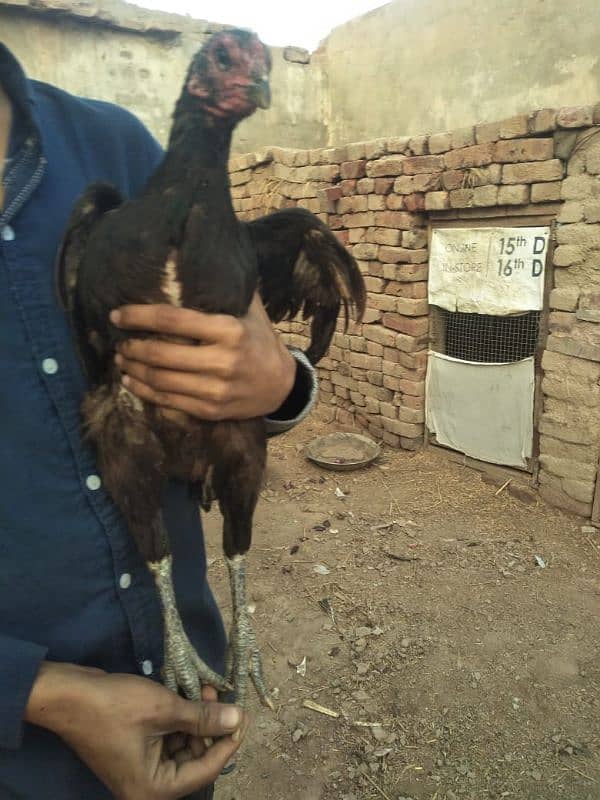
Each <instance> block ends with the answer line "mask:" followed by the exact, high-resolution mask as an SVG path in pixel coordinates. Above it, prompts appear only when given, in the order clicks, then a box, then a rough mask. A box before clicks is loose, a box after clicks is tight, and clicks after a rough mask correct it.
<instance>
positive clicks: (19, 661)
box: [0, 636, 47, 750]
mask: <svg viewBox="0 0 600 800" xmlns="http://www.w3.org/2000/svg"><path fill="white" fill-rule="evenodd" d="M46 653H47V648H46V647H43V646H42V645H39V644H35V643H34V642H25V641H22V640H20V639H12V638H10V637H8V636H0V747H3V748H5V749H11V750H14V749H16V748H18V747H19V746H20V744H21V739H22V738H23V715H24V713H25V707H26V705H27V701H28V700H29V695H30V693H31V688H32V686H33V683H34V681H35V678H36V675H37V673H38V670H39V668H40V664H41V662H42V661H43V660H44V658H45V657H46Z"/></svg>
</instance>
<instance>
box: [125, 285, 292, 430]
mask: <svg viewBox="0 0 600 800" xmlns="http://www.w3.org/2000/svg"><path fill="white" fill-rule="evenodd" d="M111 321H112V322H113V323H114V324H115V325H117V326H118V327H119V328H122V329H126V330H140V331H146V332H151V333H156V334H157V338H156V339H129V340H128V341H126V342H123V344H121V345H120V346H119V354H118V355H117V364H118V365H119V367H120V368H121V370H122V371H123V372H124V373H125V374H126V375H125V378H124V381H123V382H124V383H125V385H126V386H127V387H128V388H129V389H130V390H131V391H132V392H133V393H134V394H136V395H137V396H138V397H140V398H142V399H143V400H149V401H150V402H152V403H157V404H158V405H161V406H166V407H167V408H176V409H179V410H181V411H186V412H187V413H188V414H191V415H192V416H195V417H199V418H200V419H206V420H213V421H216V420H223V419H250V418H252V417H262V416H266V415H268V414H270V413H273V412H274V411H276V410H277V409H278V408H279V406H280V405H281V404H282V403H283V401H284V400H285V399H286V397H287V396H288V395H289V393H290V392H291V390H292V387H293V385H294V379H295V375H296V362H295V360H294V358H293V357H292V356H291V355H290V353H289V352H288V350H287V349H286V348H285V347H284V346H283V344H282V343H281V341H280V340H279V338H278V336H277V334H276V333H275V331H274V330H273V327H272V325H271V322H270V320H269V318H268V317H267V314H266V312H265V310H264V307H263V305H262V303H261V301H260V298H259V297H258V295H255V297H254V299H253V301H252V304H251V305H250V308H249V310H248V314H247V315H246V316H245V317H242V318H240V319H238V318H236V317H230V316H227V315H225V314H205V313H203V312H200V311H193V310H191V309H187V308H175V307H174V306H169V305H132V306H123V307H122V308H120V309H117V310H116V311H113V312H112V314H111ZM160 336H175V337H181V338H183V339H185V340H190V341H189V344H188V343H184V344H176V343H174V342H169V341H161V339H160V338H159V337H160Z"/></svg>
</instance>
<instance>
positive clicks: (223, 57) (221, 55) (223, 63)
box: [216, 47, 231, 70]
mask: <svg viewBox="0 0 600 800" xmlns="http://www.w3.org/2000/svg"><path fill="white" fill-rule="evenodd" d="M216 59H217V65H218V67H219V69H222V70H228V69H229V68H230V67H231V58H230V57H229V53H228V52H227V50H226V49H225V48H224V47H219V48H218V50H217V52H216Z"/></svg>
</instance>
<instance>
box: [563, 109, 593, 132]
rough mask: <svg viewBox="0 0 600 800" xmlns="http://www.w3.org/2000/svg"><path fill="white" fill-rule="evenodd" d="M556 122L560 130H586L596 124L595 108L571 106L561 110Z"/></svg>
mask: <svg viewBox="0 0 600 800" xmlns="http://www.w3.org/2000/svg"><path fill="white" fill-rule="evenodd" d="M556 122H557V124H558V127H559V128H585V127H587V126H588V125H593V124H594V107H593V106H569V107H567V108H561V109H560V110H559V112H558V116H557V118H556Z"/></svg>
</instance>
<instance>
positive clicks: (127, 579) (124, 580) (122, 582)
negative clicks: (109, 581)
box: [119, 572, 131, 589]
mask: <svg viewBox="0 0 600 800" xmlns="http://www.w3.org/2000/svg"><path fill="white" fill-rule="evenodd" d="M119 586H120V587H121V589H129V587H130V586H131V575H130V574H129V573H128V572H124V573H123V574H122V575H121V577H120V578H119Z"/></svg>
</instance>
